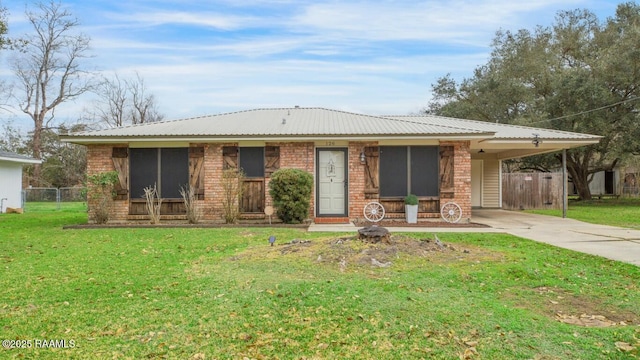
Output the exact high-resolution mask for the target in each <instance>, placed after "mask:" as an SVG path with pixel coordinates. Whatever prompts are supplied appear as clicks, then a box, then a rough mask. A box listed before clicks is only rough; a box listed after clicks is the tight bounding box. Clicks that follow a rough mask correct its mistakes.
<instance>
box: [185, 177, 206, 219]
mask: <svg viewBox="0 0 640 360" xmlns="http://www.w3.org/2000/svg"><path fill="white" fill-rule="evenodd" d="M180 195H181V196H182V200H184V208H185V210H186V212H187V220H188V221H189V224H197V223H198V222H200V218H201V217H202V211H201V210H200V207H199V206H198V195H196V192H195V189H194V188H192V187H191V186H189V184H187V185H184V186H181V187H180Z"/></svg>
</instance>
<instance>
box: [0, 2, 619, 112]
mask: <svg viewBox="0 0 640 360" xmlns="http://www.w3.org/2000/svg"><path fill="white" fill-rule="evenodd" d="M65 1H66V2H69V3H70V4H71V7H70V9H71V10H72V11H74V15H76V16H77V17H78V18H79V19H80V21H81V23H82V24H84V25H83V31H84V32H86V33H87V34H88V35H90V36H91V37H92V48H93V52H94V54H95V55H96V56H95V58H93V59H92V66H95V67H97V68H98V69H100V70H101V71H104V72H105V74H107V75H112V74H113V72H118V73H120V74H123V75H125V76H126V75H131V74H133V73H134V72H136V71H137V72H139V73H140V75H141V76H142V77H143V78H144V79H145V84H146V85H147V86H148V89H149V91H151V92H152V93H154V94H155V95H156V97H157V99H158V104H159V107H160V110H161V112H163V113H165V114H166V115H167V117H168V118H178V117H190V116H199V115H203V114H212V113H218V112H223V111H235V110H242V109H248V108H255V107H271V106H294V105H300V106H323V107H328V108H336V109H341V110H347V111H355V112H363V113H371V114H390V113H397V114H406V113H410V112H416V111H419V110H420V109H421V108H423V107H424V106H426V105H427V102H428V100H429V97H430V90H431V84H432V83H434V82H435V81H436V79H437V78H438V77H441V76H444V75H445V74H447V73H451V74H452V76H453V77H454V78H456V79H462V78H463V77H465V76H467V77H468V76H471V75H472V71H473V69H474V68H475V67H477V66H478V65H481V64H483V63H484V62H485V61H486V59H487V58H488V56H489V55H488V54H489V52H490V48H489V46H490V42H491V39H492V38H493V36H494V34H495V31H496V30H498V29H500V28H503V29H508V30H517V29H520V28H533V27H534V26H535V25H537V24H541V25H548V24H550V23H551V22H552V21H553V17H554V15H555V13H556V12H557V11H558V10H566V9H572V8H575V7H585V6H587V5H593V6H596V5H598V6H601V5H600V4H601V2H593V1H595V0H531V1H526V2H520V1H513V0H480V1H473V0H454V1H435V0H428V1H410V0H397V1H390V0H385V1H352V0H351V1H334V0H330V1H329V0H327V1H311V0H308V1H293V0H247V1H241V2H239V1H232V0H221V1H209V2H202V1H196V0H185V1H181V2H173V1H169V0H165V1H147V0H139V1H135V2H126V1H125V2H117V1H116V2H108V3H107V2H87V1H82V0H65ZM9 6H13V7H14V9H13V10H12V11H11V13H12V18H11V19H14V18H17V17H18V16H19V15H21V14H22V13H23V10H24V8H23V7H22V8H21V7H20V6H17V5H16V4H13V5H11V4H9ZM607 11H608V12H607V13H606V15H607V16H608V15H612V11H613V10H612V7H611V6H609V7H608V8H607ZM601 19H604V16H602V18H601ZM11 21H12V22H15V24H17V25H15V26H16V28H18V29H25V28H24V25H25V23H24V21H22V22H20V21H18V20H17V19H14V20H11ZM10 25H11V24H10ZM84 106H86V104H85V103H80V102H79V103H75V104H69V105H67V106H65V107H64V108H61V110H60V111H57V112H56V113H57V116H58V117H60V118H62V117H64V116H68V117H71V118H75V117H77V112H78V111H79V110H80V109H81V108H82V107H84Z"/></svg>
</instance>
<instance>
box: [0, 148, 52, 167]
mask: <svg viewBox="0 0 640 360" xmlns="http://www.w3.org/2000/svg"><path fill="white" fill-rule="evenodd" d="M0 160H3V161H11V162H17V163H22V164H40V163H41V162H42V161H41V160H38V159H34V158H32V157H29V156H25V155H20V154H16V153H13V152H10V151H4V150H0Z"/></svg>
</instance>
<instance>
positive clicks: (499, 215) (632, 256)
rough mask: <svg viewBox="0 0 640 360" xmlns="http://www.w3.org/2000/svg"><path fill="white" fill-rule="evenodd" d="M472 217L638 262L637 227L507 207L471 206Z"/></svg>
mask: <svg viewBox="0 0 640 360" xmlns="http://www.w3.org/2000/svg"><path fill="white" fill-rule="evenodd" d="M471 219H472V221H473V222H475V223H480V224H485V225H489V226H491V227H492V228H493V229H494V230H499V231H501V232H505V233H508V234H512V235H515V236H520V237H523V238H526V239H531V240H534V241H539V242H543V243H547V244H551V245H555V246H558V247H562V248H565V249H571V250H575V251H580V252H583V253H587V254H592V255H597V256H602V257H605V258H608V259H612V260H618V261H623V262H626V263H630V264H634V265H636V266H640V230H631V229H625V228H619V227H614V226H606V225H594V224H589V223H585V222H582V221H578V220H573V219H563V218H560V217H555V216H545V215H535V214H528V213H524V212H519V211H506V210H486V209H482V210H473V213H472V217H471Z"/></svg>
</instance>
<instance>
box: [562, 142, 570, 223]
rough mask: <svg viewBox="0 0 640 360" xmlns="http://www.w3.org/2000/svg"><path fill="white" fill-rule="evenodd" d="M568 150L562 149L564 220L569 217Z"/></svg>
mask: <svg viewBox="0 0 640 360" xmlns="http://www.w3.org/2000/svg"><path fill="white" fill-rule="evenodd" d="M568 180H569V179H567V149H562V218H563V219H564V218H566V217H567V205H568V197H567V181H568Z"/></svg>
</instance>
